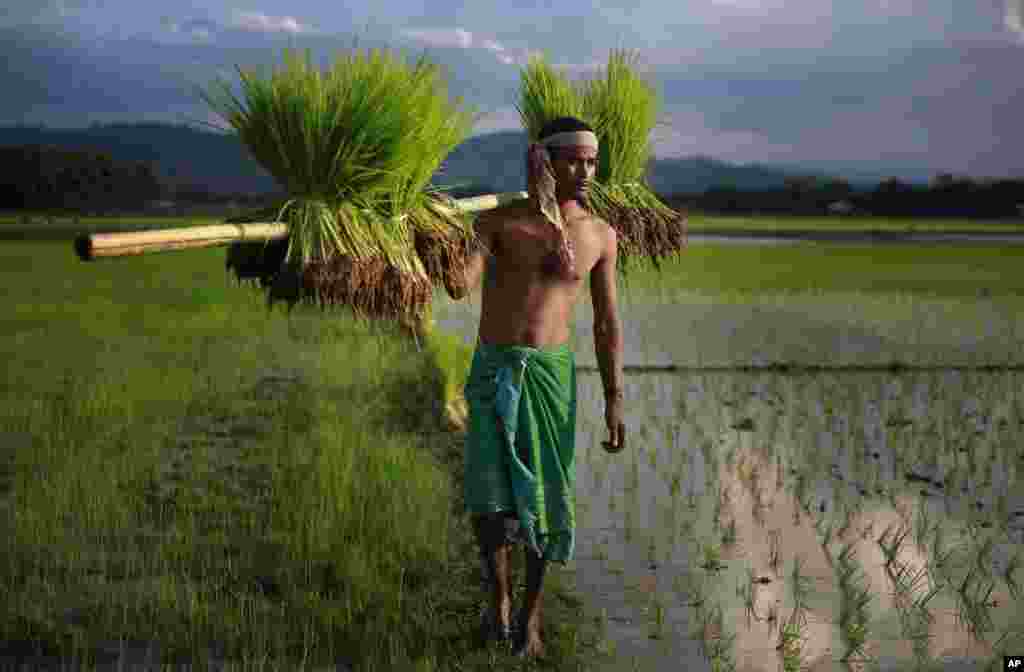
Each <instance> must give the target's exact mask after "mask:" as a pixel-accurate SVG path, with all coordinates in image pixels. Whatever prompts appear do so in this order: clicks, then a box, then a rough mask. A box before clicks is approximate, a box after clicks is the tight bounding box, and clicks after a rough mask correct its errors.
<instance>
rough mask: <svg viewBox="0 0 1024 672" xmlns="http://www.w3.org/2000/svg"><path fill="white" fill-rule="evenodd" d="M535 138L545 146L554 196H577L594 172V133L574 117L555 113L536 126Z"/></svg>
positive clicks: (580, 194) (581, 193)
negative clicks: (554, 190)
mask: <svg viewBox="0 0 1024 672" xmlns="http://www.w3.org/2000/svg"><path fill="white" fill-rule="evenodd" d="M538 141H539V142H540V143H541V144H543V145H544V146H545V147H547V149H548V153H549V155H550V157H551V169H552V172H554V175H555V184H556V189H557V197H558V199H559V200H563V199H566V198H577V199H578V198H581V197H583V196H585V195H586V189H587V186H588V185H589V184H590V181H591V180H593V179H594V174H595V173H596V172H597V136H596V135H595V134H594V129H592V128H591V127H590V126H588V125H587V124H586V123H585V122H583V121H580V120H579V119H577V118H575V117H559V118H557V119H553V120H551V121H549V122H548V123H547V124H545V125H544V127H543V128H542V129H541V130H540V137H539V138H538Z"/></svg>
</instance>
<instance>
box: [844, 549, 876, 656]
mask: <svg viewBox="0 0 1024 672" xmlns="http://www.w3.org/2000/svg"><path fill="white" fill-rule="evenodd" d="M837 560H838V562H837V563H836V565H835V571H836V575H837V577H838V579H839V589H840V607H839V627H840V634H841V635H842V638H843V644H844V646H845V647H846V651H845V652H844V653H843V658H842V660H843V662H847V661H850V660H853V659H854V656H857V657H858V659H860V660H863V659H864V658H865V657H866V654H865V651H864V645H865V643H866V642H867V634H868V627H867V626H868V621H869V618H868V613H867V605H868V603H869V602H870V601H871V592H870V589H869V588H868V587H867V586H866V585H865V583H864V572H863V571H862V570H861V568H860V566H859V565H858V563H857V561H856V557H855V551H854V544H853V543H848V544H846V545H844V546H843V548H842V550H840V552H839V555H838V556H837Z"/></svg>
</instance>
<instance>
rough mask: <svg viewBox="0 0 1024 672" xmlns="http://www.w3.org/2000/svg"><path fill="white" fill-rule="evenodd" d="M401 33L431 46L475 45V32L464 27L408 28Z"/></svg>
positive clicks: (454, 46) (457, 46)
mask: <svg viewBox="0 0 1024 672" xmlns="http://www.w3.org/2000/svg"><path fill="white" fill-rule="evenodd" d="M401 34H402V35H403V36H405V37H408V38H409V39H412V40H416V41H417V42H422V43H423V44H426V45H428V46H431V47H441V48H456V49H469V48H470V47H472V46H473V33H471V32H469V31H468V30H463V29H462V28H407V29H405V30H403V31H402V32H401ZM481 46H482V45H481Z"/></svg>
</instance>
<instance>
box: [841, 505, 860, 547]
mask: <svg viewBox="0 0 1024 672" xmlns="http://www.w3.org/2000/svg"><path fill="white" fill-rule="evenodd" d="M855 515H856V511H855V510H854V508H853V507H852V506H848V505H846V506H844V507H843V524H842V525H840V526H839V529H838V530H836V539H845V538H846V533H847V532H849V531H850V528H852V527H853V518H854V516H855Z"/></svg>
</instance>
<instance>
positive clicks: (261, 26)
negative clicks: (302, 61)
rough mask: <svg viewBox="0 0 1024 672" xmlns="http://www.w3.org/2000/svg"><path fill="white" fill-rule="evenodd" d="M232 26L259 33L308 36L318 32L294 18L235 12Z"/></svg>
mask: <svg viewBox="0 0 1024 672" xmlns="http://www.w3.org/2000/svg"><path fill="white" fill-rule="evenodd" d="M232 26H233V27H235V28H241V29H242V30H251V31H254V32H259V33H292V34H299V33H304V34H308V33H315V32H316V30H315V29H314V28H313V27H312V26H310V25H307V24H303V23H300V22H299V21H298V20H297V19H295V18H294V17H291V16H268V15H267V14H261V13H259V12H235V15H234V18H233V21H232Z"/></svg>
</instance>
